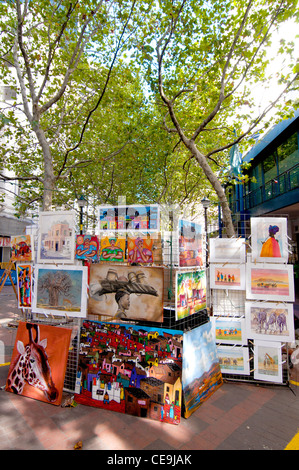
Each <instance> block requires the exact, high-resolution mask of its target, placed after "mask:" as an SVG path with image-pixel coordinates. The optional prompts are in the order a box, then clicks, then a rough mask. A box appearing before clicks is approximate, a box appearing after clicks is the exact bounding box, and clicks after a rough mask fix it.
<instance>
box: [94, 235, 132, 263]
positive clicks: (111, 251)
mask: <svg viewBox="0 0 299 470" xmlns="http://www.w3.org/2000/svg"><path fill="white" fill-rule="evenodd" d="M125 259H126V237H121V236H120V237H117V236H116V235H114V234H113V235H111V236H108V237H107V236H101V238H100V254H99V260H100V261H110V262H123V261H125Z"/></svg>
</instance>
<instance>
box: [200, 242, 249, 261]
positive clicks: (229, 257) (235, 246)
mask: <svg viewBox="0 0 299 470" xmlns="http://www.w3.org/2000/svg"><path fill="white" fill-rule="evenodd" d="M209 245H210V262H211V263H245V259H246V244H245V239H244V238H210V240H209Z"/></svg>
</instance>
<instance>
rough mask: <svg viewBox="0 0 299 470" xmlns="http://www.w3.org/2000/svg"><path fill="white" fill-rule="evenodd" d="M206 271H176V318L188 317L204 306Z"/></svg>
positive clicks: (205, 300) (205, 299)
mask: <svg viewBox="0 0 299 470" xmlns="http://www.w3.org/2000/svg"><path fill="white" fill-rule="evenodd" d="M206 302H207V288H206V272H205V270H204V269H202V270H200V271H188V272H184V271H183V272H176V277H175V316H176V320H181V319H182V318H185V317H188V316H189V315H192V314H194V313H197V312H199V311H200V310H203V309H204V308H206V305H207V303H206Z"/></svg>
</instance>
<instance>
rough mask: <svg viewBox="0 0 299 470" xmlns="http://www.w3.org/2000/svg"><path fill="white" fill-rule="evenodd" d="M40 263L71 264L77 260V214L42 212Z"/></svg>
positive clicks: (39, 247)
mask: <svg viewBox="0 0 299 470" xmlns="http://www.w3.org/2000/svg"><path fill="white" fill-rule="evenodd" d="M38 224H39V237H38V251H37V262H38V263H69V264H73V262H74V258H75V212H74V211H65V212H50V211H46V212H40V213H39V221H38Z"/></svg>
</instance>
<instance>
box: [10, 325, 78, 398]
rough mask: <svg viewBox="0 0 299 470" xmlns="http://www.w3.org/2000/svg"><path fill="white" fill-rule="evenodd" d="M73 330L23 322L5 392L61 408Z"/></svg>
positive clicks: (20, 326)
mask: <svg viewBox="0 0 299 470" xmlns="http://www.w3.org/2000/svg"><path fill="white" fill-rule="evenodd" d="M70 338H71V329H70V328H60V327H55V326H50V325H44V324H41V325H37V324H34V323H25V322H19V326H18V330H17V334H16V341H15V345H14V349H13V353H12V357H11V363H10V367H9V372H8V377H7V381H6V387H5V390H6V391H8V392H13V393H16V394H17V395H22V396H25V397H29V398H34V399H36V400H40V401H43V402H46V403H50V404H52V405H60V404H61V398H62V392H63V384H64V377H65V371H66V364H67V358H68V351H69V345H70Z"/></svg>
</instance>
